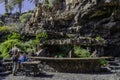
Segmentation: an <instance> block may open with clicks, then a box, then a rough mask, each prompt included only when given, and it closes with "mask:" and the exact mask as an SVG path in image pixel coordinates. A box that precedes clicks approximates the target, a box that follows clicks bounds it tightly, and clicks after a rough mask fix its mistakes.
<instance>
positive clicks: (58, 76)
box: [0, 73, 120, 80]
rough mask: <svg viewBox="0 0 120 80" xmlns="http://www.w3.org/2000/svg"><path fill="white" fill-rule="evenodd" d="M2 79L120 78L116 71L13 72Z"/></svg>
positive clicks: (75, 79) (86, 79)
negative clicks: (20, 73) (24, 74)
mask: <svg viewBox="0 0 120 80" xmlns="http://www.w3.org/2000/svg"><path fill="white" fill-rule="evenodd" d="M0 80H120V76H116V75H115V74H114V73H105V74H75V73H41V74H40V76H38V77H33V76H29V77H26V76H23V75H17V76H13V75H12V74H10V75H8V76H6V77H0Z"/></svg>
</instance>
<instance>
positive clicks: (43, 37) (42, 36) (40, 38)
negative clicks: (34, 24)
mask: <svg viewBox="0 0 120 80" xmlns="http://www.w3.org/2000/svg"><path fill="white" fill-rule="evenodd" d="M47 38H48V35H47V33H46V32H42V33H39V34H36V40H37V41H43V40H46V39H47Z"/></svg>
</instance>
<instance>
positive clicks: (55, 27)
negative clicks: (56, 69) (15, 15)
mask: <svg viewBox="0 0 120 80" xmlns="http://www.w3.org/2000/svg"><path fill="white" fill-rule="evenodd" d="M94 1H95V0H90V1H89V0H82V1H80V2H79V3H76V4H74V5H72V4H71V5H70V10H64V11H63V10H58V11H54V12H53V11H52V12H49V11H48V12H49V13H48V12H45V13H44V14H41V16H40V15H36V17H33V19H37V20H36V21H35V22H29V23H28V25H27V26H26V32H27V33H31V32H33V33H34V34H36V33H37V32H39V31H41V30H46V31H49V32H61V33H65V34H68V33H69V34H74V35H75V37H80V36H83V37H92V38H96V37H100V38H104V39H105V40H106V41H107V45H106V46H105V47H104V50H105V51H104V53H105V54H104V55H107V56H110V55H112V56H120V54H119V53H120V38H119V37H120V26H119V25H120V15H119V14H120V10H119V6H120V5H119V2H117V0H114V1H112V0H111V1H109V2H106V0H104V1H100V2H94ZM38 9H41V8H38ZM43 11H44V10H43ZM35 13H37V12H35ZM38 16H39V17H38ZM31 24H32V25H31Z"/></svg>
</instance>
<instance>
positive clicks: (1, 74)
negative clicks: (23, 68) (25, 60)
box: [0, 71, 12, 76]
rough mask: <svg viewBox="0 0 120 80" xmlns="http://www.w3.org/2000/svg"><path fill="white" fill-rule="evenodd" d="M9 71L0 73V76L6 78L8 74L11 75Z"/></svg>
mask: <svg viewBox="0 0 120 80" xmlns="http://www.w3.org/2000/svg"><path fill="white" fill-rule="evenodd" d="M11 73H12V72H11V71H6V72H0V76H6V75H8V74H11Z"/></svg>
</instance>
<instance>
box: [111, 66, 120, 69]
mask: <svg viewBox="0 0 120 80" xmlns="http://www.w3.org/2000/svg"><path fill="white" fill-rule="evenodd" d="M109 67H110V69H111V70H120V66H109Z"/></svg>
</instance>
